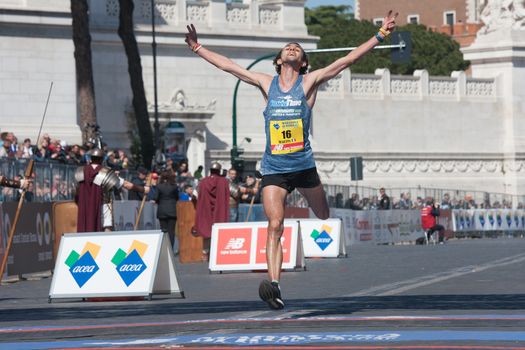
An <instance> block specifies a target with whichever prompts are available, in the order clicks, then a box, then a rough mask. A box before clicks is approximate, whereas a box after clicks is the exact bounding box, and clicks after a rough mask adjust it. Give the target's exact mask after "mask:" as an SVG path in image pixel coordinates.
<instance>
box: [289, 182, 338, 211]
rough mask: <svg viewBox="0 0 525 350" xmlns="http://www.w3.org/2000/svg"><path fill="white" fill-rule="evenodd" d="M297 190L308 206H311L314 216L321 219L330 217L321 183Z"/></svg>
mask: <svg viewBox="0 0 525 350" xmlns="http://www.w3.org/2000/svg"><path fill="white" fill-rule="evenodd" d="M297 190H298V191H299V193H301V194H302V195H303V196H304V198H306V201H307V202H308V206H309V207H310V208H312V210H313V212H314V214H315V216H317V217H318V218H319V219H321V220H326V219H328V218H329V217H330V209H329V208H328V201H327V200H326V193H325V192H324V188H323V185H322V184H320V185H318V186H316V187H312V188H297Z"/></svg>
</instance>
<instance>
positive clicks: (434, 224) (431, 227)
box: [421, 198, 445, 244]
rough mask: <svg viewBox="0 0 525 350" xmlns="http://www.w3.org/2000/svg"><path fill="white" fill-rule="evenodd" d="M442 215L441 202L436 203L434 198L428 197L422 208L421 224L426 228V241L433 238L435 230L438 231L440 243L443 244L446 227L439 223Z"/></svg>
mask: <svg viewBox="0 0 525 350" xmlns="http://www.w3.org/2000/svg"><path fill="white" fill-rule="evenodd" d="M439 215H440V210H439V203H435V202H434V200H433V199H432V198H428V199H427V201H426V204H425V206H424V207H423V209H421V226H422V227H423V229H424V230H425V243H426V244H428V241H429V240H430V239H431V238H432V235H433V234H434V232H436V231H437V232H438V235H439V244H443V242H444V238H445V227H444V226H443V225H440V224H438V217H439Z"/></svg>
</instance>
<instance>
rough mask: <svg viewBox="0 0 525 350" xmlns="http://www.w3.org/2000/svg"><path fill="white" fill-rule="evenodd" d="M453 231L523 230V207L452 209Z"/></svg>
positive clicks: (524, 229) (524, 228)
mask: <svg viewBox="0 0 525 350" xmlns="http://www.w3.org/2000/svg"><path fill="white" fill-rule="evenodd" d="M452 226H453V229H454V232H473V231H480V232H486V231H525V210H523V209H454V210H452Z"/></svg>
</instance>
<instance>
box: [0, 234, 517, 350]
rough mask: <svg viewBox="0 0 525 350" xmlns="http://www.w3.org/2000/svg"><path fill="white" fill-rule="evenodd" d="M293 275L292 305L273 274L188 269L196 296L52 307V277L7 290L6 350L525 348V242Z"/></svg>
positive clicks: (371, 253)
mask: <svg viewBox="0 0 525 350" xmlns="http://www.w3.org/2000/svg"><path fill="white" fill-rule="evenodd" d="M348 252H349V257H348V258H338V259H308V260H307V270H306V271H296V272H284V273H283V275H282V281H281V284H282V293H283V297H284V299H285V302H286V307H285V309H284V310H282V311H272V310H270V309H268V308H267V306H266V304H264V303H263V302H262V301H260V300H259V298H258V293H257V289H258V284H259V282H260V280H262V279H263V278H265V273H260V272H245V273H224V274H210V273H209V271H208V268H207V265H206V264H203V263H202V264H185V265H182V264H177V276H178V279H179V283H180V286H181V289H182V290H183V291H184V293H185V296H186V298H185V299H179V298H170V297H165V296H155V297H154V298H153V300H151V301H147V300H140V301H120V302H85V301H81V300H65V301H64V300H59V301H54V302H53V303H51V304H49V303H48V294H49V287H50V284H51V278H44V279H40V280H33V281H29V280H26V281H20V282H17V283H13V284H9V285H4V286H1V287H0V350H2V349H55V348H64V349H65V348H75V349H83V348H126V349H144V348H162V349H165V348H180V347H210V346H213V347H217V348H222V349H230V348H235V347H243V348H252V347H259V348H268V349H269V348H271V349H276V348H282V347H286V348H293V349H303V348H316V349H324V348H330V349H333V348H338V349H344V348H347V349H358V348H362V349H369V348H374V349H383V348H384V349H386V348H388V349H392V348H418V349H425V348H426V349H430V348H431V349H436V348H438V349H439V348H442V349H454V348H461V349H464V348H469V349H472V348H480V349H506V348H512V349H525V239H522V238H498V239H465V240H452V241H449V242H447V244H444V245H435V246H432V245H431V246H414V245H400V246H392V245H390V246H358V247H352V248H350V249H349V251H348Z"/></svg>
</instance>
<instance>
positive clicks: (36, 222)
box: [1, 202, 54, 276]
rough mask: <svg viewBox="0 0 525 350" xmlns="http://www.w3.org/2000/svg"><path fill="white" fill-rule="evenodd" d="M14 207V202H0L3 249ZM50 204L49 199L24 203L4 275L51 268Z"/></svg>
mask: <svg viewBox="0 0 525 350" xmlns="http://www.w3.org/2000/svg"><path fill="white" fill-rule="evenodd" d="M17 207H18V202H7V203H2V226H1V229H2V239H3V244H2V247H4V249H5V245H6V242H7V238H8V235H9V231H10V230H11V223H12V222H13V219H14V217H15V214H16V209H17ZM52 208H53V206H52V203H24V206H23V208H22V210H21V211H20V218H19V220H18V224H17V226H16V232H15V234H14V236H13V242H12V244H11V249H10V250H9V257H8V259H7V269H6V270H7V275H8V276H10V275H22V274H28V273H34V272H41V271H48V270H51V269H52V268H53V241H54V235H53V227H52V221H51V217H52V216H51V213H52ZM4 251H5V250H2V252H4Z"/></svg>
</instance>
